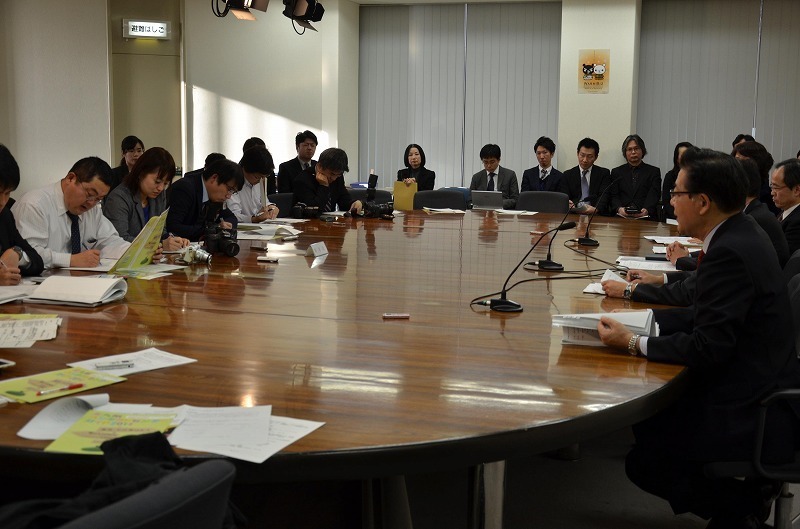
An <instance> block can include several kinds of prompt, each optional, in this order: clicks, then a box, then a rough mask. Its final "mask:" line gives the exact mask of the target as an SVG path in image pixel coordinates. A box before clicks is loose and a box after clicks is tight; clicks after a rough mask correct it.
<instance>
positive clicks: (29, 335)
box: [0, 318, 61, 348]
mask: <svg viewBox="0 0 800 529" xmlns="http://www.w3.org/2000/svg"><path fill="white" fill-rule="evenodd" d="M59 325H61V318H25V319H16V318H13V319H7V320H6V319H2V320H0V347H5V348H23V347H32V346H33V344H34V343H35V342H36V341H38V340H52V339H54V338H55V337H56V335H57V334H58V327H59Z"/></svg>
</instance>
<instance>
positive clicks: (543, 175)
mask: <svg viewBox="0 0 800 529" xmlns="http://www.w3.org/2000/svg"><path fill="white" fill-rule="evenodd" d="M533 150H534V152H536V161H538V162H539V165H537V166H536V167H531V168H530V169H525V171H524V172H523V173H522V185H521V186H520V191H561V188H560V187H561V177H563V176H564V175H563V174H562V173H561V171H559V170H558V169H556V168H555V167H553V164H552V162H553V155H554V154H555V153H556V144H555V142H554V141H553V140H551V139H550V138H548V137H547V136H541V137H540V138H539V139H538V140H536V143H535V144H534V145H533Z"/></svg>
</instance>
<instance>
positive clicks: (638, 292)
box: [631, 274, 696, 307]
mask: <svg viewBox="0 0 800 529" xmlns="http://www.w3.org/2000/svg"><path fill="white" fill-rule="evenodd" d="M695 277H696V274H689V275H688V276H687V278H686V279H682V280H680V281H671V282H669V283H667V284H666V285H658V286H656V285H650V284H646V283H641V284H639V286H637V287H636V289H634V291H633V294H631V299H632V300H633V301H642V302H644V303H658V304H660V305H672V306H674V307H688V306H690V305H691V304H692V303H693V302H694V295H695V286H696V283H695Z"/></svg>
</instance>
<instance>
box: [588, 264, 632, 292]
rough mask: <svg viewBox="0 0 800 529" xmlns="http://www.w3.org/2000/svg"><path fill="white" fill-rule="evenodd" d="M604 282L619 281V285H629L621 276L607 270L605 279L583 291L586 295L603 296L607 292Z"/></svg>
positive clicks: (604, 275) (591, 284)
mask: <svg viewBox="0 0 800 529" xmlns="http://www.w3.org/2000/svg"><path fill="white" fill-rule="evenodd" d="M603 281H617V282H619V283H625V284H626V285H627V284H628V282H627V281H625V280H624V279H622V277H620V275H619V274H618V273H616V272H614V271H613V270H606V271H605V273H604V274H603V277H601V278H600V282H599V283H589V286H587V287H586V288H584V289H583V291H584V293H586V294H602V295H605V294H606V293H605V291H604V290H603V285H602V283H603Z"/></svg>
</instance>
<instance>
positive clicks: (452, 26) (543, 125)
mask: <svg viewBox="0 0 800 529" xmlns="http://www.w3.org/2000/svg"><path fill="white" fill-rule="evenodd" d="M360 24H361V28H360V31H361V35H360V39H361V41H360V67H359V71H360V80H359V90H360V101H359V153H360V160H359V167H358V175H359V178H358V179H359V180H362V181H363V180H365V179H366V175H367V174H368V173H369V170H370V169H375V171H376V173H377V174H379V175H381V180H380V182H379V184H378V185H379V186H380V187H386V186H391V185H392V181H393V180H394V179H395V178H396V173H397V170H398V169H401V168H403V152H404V150H405V147H406V146H407V145H408V144H409V143H418V144H420V145H421V146H422V147H423V149H424V150H425V154H426V158H427V167H428V168H429V169H431V170H433V171H436V187H437V188H438V187H446V186H461V185H469V179H470V177H471V175H472V174H473V173H474V172H475V171H477V170H478V169H479V168H480V161H479V159H478V151H479V150H480V148H481V147H482V146H483V145H484V144H486V143H497V144H498V145H500V147H501V148H502V150H503V155H502V161H501V165H503V166H505V167H509V168H511V169H513V170H515V171H517V174H518V176H519V177H520V178H521V172H522V170H524V169H525V168H527V167H530V166H531V165H533V163H534V160H535V157H534V155H533V143H534V142H535V141H536V138H538V137H539V136H541V135H548V136H551V137H553V138H556V137H557V134H558V131H557V130H556V128H557V123H558V72H559V55H560V40H561V31H560V27H561V7H560V4H559V3H536V4H511V5H507V4H491V5H469V6H466V7H465V6H464V5H435V6H431V5H426V6H402V7H396V6H392V7H381V6H374V7H362V8H361V16H360ZM465 28H466V30H465ZM465 50H466V52H465ZM462 164H463V165H462ZM462 166H463V173H462ZM351 169H352V168H351Z"/></svg>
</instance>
